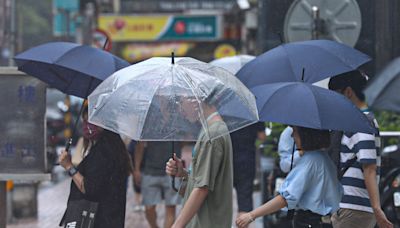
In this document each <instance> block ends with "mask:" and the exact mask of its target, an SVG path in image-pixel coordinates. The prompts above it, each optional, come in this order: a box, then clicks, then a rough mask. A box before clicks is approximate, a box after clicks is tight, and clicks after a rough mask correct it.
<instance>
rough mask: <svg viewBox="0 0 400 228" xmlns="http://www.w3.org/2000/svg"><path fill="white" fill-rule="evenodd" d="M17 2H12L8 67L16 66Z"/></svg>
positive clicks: (13, 0) (12, 0)
mask: <svg viewBox="0 0 400 228" xmlns="http://www.w3.org/2000/svg"><path fill="white" fill-rule="evenodd" d="M15 1H16V0H11V14H10V17H11V18H10V19H11V20H10V56H9V57H8V65H9V66H13V65H14V60H13V57H14V53H15Z"/></svg>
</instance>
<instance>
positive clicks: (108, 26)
mask: <svg viewBox="0 0 400 228" xmlns="http://www.w3.org/2000/svg"><path fill="white" fill-rule="evenodd" d="M170 20H172V18H171V17H170V16H162V15H157V16H106V15H103V16H100V17H99V23H98V24H99V28H100V29H102V30H104V31H106V32H107V33H108V35H109V36H110V37H111V39H112V40H113V41H134V40H156V39H157V38H158V36H160V35H162V34H163V30H165V28H166V26H167V25H168V24H169V22H170Z"/></svg>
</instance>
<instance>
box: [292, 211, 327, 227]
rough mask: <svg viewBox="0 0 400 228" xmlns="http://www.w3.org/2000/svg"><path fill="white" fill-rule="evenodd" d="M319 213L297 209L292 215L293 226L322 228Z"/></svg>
mask: <svg viewBox="0 0 400 228" xmlns="http://www.w3.org/2000/svg"><path fill="white" fill-rule="evenodd" d="M321 217H322V216H321V215H319V214H316V213H313V212H311V211H304V210H297V211H296V212H295V213H294V217H293V227H294V228H322V221H321Z"/></svg>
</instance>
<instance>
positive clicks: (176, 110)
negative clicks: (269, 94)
mask: <svg viewBox="0 0 400 228" xmlns="http://www.w3.org/2000/svg"><path fill="white" fill-rule="evenodd" d="M210 110H213V112H212V113H211V112H210ZM215 113H218V114H219V115H220V116H221V117H222V119H223V121H224V122H225V124H226V126H227V130H226V131H219V132H218V134H210V133H209V127H210V126H209V125H208V122H207V118H211V117H212V115H215ZM257 121H258V112H257V108H256V101H255V97H254V95H253V94H252V93H251V92H250V91H249V90H248V89H247V88H246V87H245V86H244V85H243V84H242V83H241V82H240V81H239V80H238V79H236V77H235V76H234V75H233V74H231V73H230V72H229V71H227V70H224V69H222V68H220V67H216V66H212V65H210V64H208V63H204V62H201V61H199V60H196V59H193V58H188V57H184V58H175V59H174V58H162V57H155V58H151V59H148V60H146V61H143V62H141V63H138V64H135V65H132V66H129V67H127V68H124V69H122V70H119V71H117V72H115V73H114V74H113V75H111V76H110V77H108V78H107V79H106V80H104V81H103V82H102V83H101V84H100V85H99V86H98V87H97V88H96V89H95V90H94V91H93V92H92V94H90V96H89V122H91V123H94V124H96V125H99V126H101V127H103V128H105V129H108V130H111V131H113V132H116V133H119V134H123V135H126V136H128V137H130V138H132V139H135V140H147V141H196V140H197V139H198V137H199V135H200V133H203V134H205V135H206V137H205V139H206V140H210V139H213V138H215V137H218V136H220V135H223V134H228V133H230V132H232V131H235V130H238V129H240V128H243V127H245V126H247V125H250V124H252V123H255V122H257Z"/></svg>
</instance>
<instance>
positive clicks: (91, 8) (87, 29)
mask: <svg viewBox="0 0 400 228" xmlns="http://www.w3.org/2000/svg"><path fill="white" fill-rule="evenodd" d="M94 17H95V5H94V3H93V2H89V3H87V4H86V5H85V11H84V20H83V21H84V22H83V26H82V27H83V31H82V33H83V44H86V45H91V44H92V41H93V30H94V25H95V23H94Z"/></svg>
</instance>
